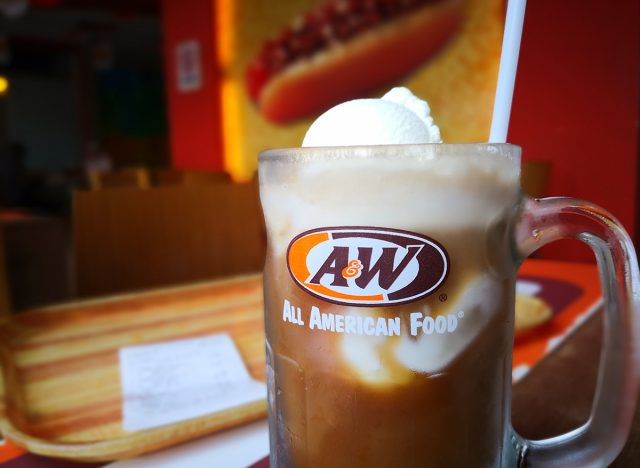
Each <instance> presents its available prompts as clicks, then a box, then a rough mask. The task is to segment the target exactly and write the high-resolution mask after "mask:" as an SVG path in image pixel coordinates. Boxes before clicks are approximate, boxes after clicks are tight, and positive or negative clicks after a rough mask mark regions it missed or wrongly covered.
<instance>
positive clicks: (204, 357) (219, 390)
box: [120, 334, 267, 431]
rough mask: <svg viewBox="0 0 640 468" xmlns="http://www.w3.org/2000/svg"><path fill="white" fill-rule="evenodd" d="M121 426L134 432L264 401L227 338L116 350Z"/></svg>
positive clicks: (261, 388)
mask: <svg viewBox="0 0 640 468" xmlns="http://www.w3.org/2000/svg"><path fill="white" fill-rule="evenodd" d="M120 381H121V385H122V427H123V429H124V430H125V431H137V430H141V429H149V428H152V427H157V426H162V425H165V424H171V423H175V422H178V421H183V420H185V419H191V418H195V417H198V416H202V415H205V414H208V413H215V412H217V411H221V410H224V409H228V408H232V407H235V406H239V405H242V404H246V403H250V402H252V401H256V400H260V399H264V398H266V395H267V390H266V386H265V384H264V383H262V382H259V381H257V380H254V379H253V378H252V377H251V375H249V373H248V372H247V369H246V367H245V365H244V362H243V361H242V358H241V356H240V354H239V353H238V350H237V349H236V347H235V345H234V343H233V340H232V339H231V337H229V336H228V335H224V334H221V335H212V336H206V337H198V338H189V339H184V340H177V341H169V342H162V343H153V344H147V345H139V346H129V347H125V348H121V349H120Z"/></svg>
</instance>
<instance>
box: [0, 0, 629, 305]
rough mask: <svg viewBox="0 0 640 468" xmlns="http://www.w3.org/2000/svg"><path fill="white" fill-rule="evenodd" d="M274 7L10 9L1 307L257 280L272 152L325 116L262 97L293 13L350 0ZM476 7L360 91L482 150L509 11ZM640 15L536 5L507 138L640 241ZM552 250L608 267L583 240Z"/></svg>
mask: <svg viewBox="0 0 640 468" xmlns="http://www.w3.org/2000/svg"><path fill="white" fill-rule="evenodd" d="M272 3H273V2H266V1H253V2H252V1H250V0H244V1H237V2H233V1H232V0H190V1H189V2H185V1H181V0H0V308H2V309H3V310H4V311H8V310H11V311H14V312H17V311H22V310H25V309H29V308H32V307H36V306H41V305H44V304H50V303H56V302H60V301H66V300H69V299H72V298H77V297H91V296H99V295H106V294H114V293H121V292H125V291H131V290H137V289H145V288H151V287H159V286H165V285H170V284H178V283H187V282H191V281H198V280H204V279H209V278H215V277H220V276H228V275H233V274H237V273H244V272H249V271H259V270H260V269H261V267H262V262H263V256H264V240H265V239H264V230H263V227H262V218H261V216H262V215H261V212H260V208H259V202H258V197H257V189H256V181H255V169H256V158H257V152H258V151H259V150H261V149H265V148H267V147H276V146H297V145H299V142H300V140H301V136H302V134H303V133H304V129H305V128H306V127H307V126H308V124H309V122H310V119H311V118H312V117H313V113H314V112H315V115H317V113H318V112H319V110H318V109H311V110H310V111H309V112H310V113H306V114H304V115H302V114H301V115H300V116H297V115H294V116H293V117H292V118H291V119H290V120H288V121H287V122H275V121H273V119H272V118H270V117H269V115H268V112H267V111H265V109H264V108H261V104H260V102H261V101H260V98H259V95H260V90H261V88H255V86H254V88H253V89H252V88H251V86H252V85H255V83H256V79H257V78H256V77H257V76H258V77H262V76H263V75H260V71H261V70H262V68H260V67H261V66H263V65H264V62H263V61H261V60H263V59H264V58H265V56H266V55H265V54H266V53H267V52H265V50H267V49H268V47H271V46H272V45H273V43H274V41H275V43H277V41H278V40H282V37H283V33H282V31H287V28H291V27H290V26H289V25H291V24H292V21H293V20H294V19H295V18H297V17H300V15H303V16H302V17H305V16H304V14H305V12H307V11H309V10H310V9H311V10H313V9H316V10H317V9H318V8H320V7H321V6H323V5H325V4H330V5H333V6H332V7H331V8H335V9H336V11H338V10H339V9H340V8H342V7H341V6H340V5H341V4H345V5H348V4H349V3H350V2H339V1H333V2H318V1H313V0H306V1H302V0H293V1H288V2H278V5H275V6H274V5H272ZM319 5H320V6H319ZM464 5H465V6H464V8H465V9H464V11H463V12H462V17H461V18H462V20H461V23H460V25H459V27H458V29H456V30H455V31H453V32H452V35H451V37H450V38H448V39H447V41H444V42H443V43H442V44H441V45H440V46H439V48H437V49H436V50H434V51H433V53H432V54H431V55H429V56H428V57H423V58H422V59H421V60H422V62H420V64H419V65H417V66H416V68H415V69H411V70H409V71H407V70H405V71H403V72H402V73H400V74H399V75H398V77H397V79H394V80H392V81H391V82H389V83H388V84H385V85H384V86H379V85H376V86H377V87H375V88H371V87H368V88H367V87H363V89H362V91H361V93H360V94H357V93H356V95H354V96H353V97H362V96H369V95H379V94H380V93H381V91H384V89H387V88H388V87H390V86H392V85H395V84H405V85H408V86H409V87H410V88H412V89H413V90H414V92H416V94H418V95H420V96H421V97H426V98H428V99H429V101H430V102H432V107H433V111H434V115H435V119H436V122H440V121H441V122H443V134H444V135H445V140H446V141H450V142H452V141H483V140H482V138H483V135H485V133H487V130H488V128H487V125H488V121H489V120H490V113H491V108H490V103H491V102H492V92H493V89H495V81H494V80H495V74H496V72H497V59H498V57H499V45H500V39H501V37H500V34H501V30H502V23H501V22H502V15H503V12H504V3H503V2H502V1H497V0H469V1H467V2H466V3H465V4H464ZM316 10H313V11H316ZM638 10H639V7H638V2H637V1H635V0H619V1H618V2H616V5H615V8H614V7H613V6H612V4H611V3H610V2H607V1H604V0H588V1H577V0H567V1H563V2H556V1H553V0H536V1H531V2H529V5H528V7H527V16H526V21H525V29H524V35H523V44H522V50H521V59H520V68H519V74H518V78H517V85H516V92H515V98H514V105H513V113H512V124H511V129H510V134H509V141H510V142H513V143H517V144H519V145H521V146H522V147H523V148H524V158H525V162H526V164H525V174H527V172H528V177H529V178H528V179H527V181H526V184H525V189H526V190H527V191H528V192H529V193H530V194H532V195H535V196H548V195H572V196H577V197H581V198H585V199H589V200H591V201H593V202H595V203H598V204H600V205H602V206H604V207H605V208H606V209H608V210H610V211H612V212H613V213H615V214H616V215H617V216H618V217H619V219H620V220H621V222H622V223H623V224H624V226H625V227H626V229H627V230H628V231H629V232H630V233H631V235H632V236H633V237H634V239H635V240H637V239H638V237H637V233H638V221H639V219H638V218H639V216H638V204H639V202H640V189H639V187H638V116H639V111H638V109H639V97H638V85H639V79H638V78H639V68H640V62H639V57H640V50H639V43H640V41H639V39H640V33H639V12H638ZM474 54H475V55H474ZM469 56H471V57H472V58H471V59H469V58H468V57H469ZM473 57H476V58H473ZM465 60H467V61H468V62H469V61H470V62H471V63H468V62H465ZM461 64H462V65H461ZM461 67H462V68H461ZM465 67H466V68H465ZM256 69H258V71H256ZM451 70H458V71H457V72H455V73H457V75H455V73H454V72H452V71H451ZM278 71H279V69H277V68H275V69H273V70H270V71H269V73H270V74H276V73H277V72H278ZM260 79H262V78H260ZM269 79H275V78H273V77H272V76H271V75H269ZM252 80H253V81H252ZM271 83H272V82H271ZM461 83H462V84H461ZM465 83H467V84H465ZM259 84H260V85H261V86H262V85H263V83H262V82H260V83H259ZM268 85H269V82H267V84H266V86H268ZM252 93H253V95H252ZM256 96H258V97H257V98H256ZM463 100H464V103H463ZM329 104H330V103H329V102H327V105H329ZM463 107H464V109H465V113H464V119H463V118H462V117H460V116H461V115H462V114H463V113H462V112H460V109H462V108H463ZM469 109H471V110H472V111H473V112H471V113H470V112H467V111H468V110H469ZM540 256H542V257H548V258H556V259H564V260H576V261H592V260H593V258H592V255H591V253H590V252H589V251H588V250H587V249H586V248H583V247H581V246H579V245H577V244H576V243H570V244H567V245H557V246H554V247H552V248H549V249H548V250H546V251H543V252H541V253H540Z"/></svg>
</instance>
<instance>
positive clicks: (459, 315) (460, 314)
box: [458, 310, 464, 318]
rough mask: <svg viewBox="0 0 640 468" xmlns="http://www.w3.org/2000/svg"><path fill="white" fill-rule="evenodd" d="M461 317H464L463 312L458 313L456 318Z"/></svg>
mask: <svg viewBox="0 0 640 468" xmlns="http://www.w3.org/2000/svg"><path fill="white" fill-rule="evenodd" d="M462 317H464V311H463V310H461V311H460V312H458V318H462Z"/></svg>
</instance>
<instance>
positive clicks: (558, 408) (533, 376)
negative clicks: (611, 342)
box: [6, 279, 640, 468]
mask: <svg viewBox="0 0 640 468" xmlns="http://www.w3.org/2000/svg"><path fill="white" fill-rule="evenodd" d="M253 281H254V282H255V279H254V280H253ZM207 287H210V286H207ZM165 294H166V293H165ZM243 294H244V293H243ZM193 295H194V293H193V292H189V296H190V297H193ZM133 299H135V297H134V296H128V299H127V300H133ZM162 304H164V302H163V303H162ZM138 305H139V306H141V304H138ZM194 310H195V309H194ZM154 313H155V312H154ZM601 322H602V313H601V311H599V312H597V313H595V314H594V315H593V316H592V317H591V318H590V319H589V320H588V321H587V322H586V323H584V324H583V325H582V326H581V327H580V328H578V329H577V330H576V331H575V332H574V333H573V334H572V335H571V336H569V337H568V338H567V339H566V340H565V341H564V342H563V343H562V344H561V345H560V346H559V347H558V348H556V349H555V350H554V351H553V352H552V353H551V354H549V355H547V356H546V357H545V358H543V360H542V361H541V362H540V363H538V364H537V365H536V366H535V367H534V368H533V369H532V370H531V371H530V372H529V373H528V374H527V375H526V376H525V377H524V378H523V379H522V380H521V381H519V382H518V383H517V384H516V385H515V386H514V392H513V422H514V427H515V428H516V430H517V431H518V432H519V433H520V434H521V435H522V436H524V437H527V438H530V439H541V438H546V437H550V436H553V435H557V434H560V433H564V432H566V431H568V430H571V429H573V428H576V427H578V426H580V425H582V424H583V423H584V422H585V421H586V420H587V418H588V415H589V410H590V408H591V402H592V399H593V394H594V389H595V382H596V376H597V367H598V362H599V361H598V360H599V355H600V344H601V341H602V339H601V334H602V323H601ZM254 370H255V369H254ZM639 445H640V413H638V412H637V413H636V416H635V419H634V423H633V428H632V431H631V435H630V438H629V441H628V442H627V444H626V446H625V448H624V450H623V452H622V453H621V454H620V456H619V457H618V459H617V460H616V461H615V463H614V464H613V465H612V466H614V467H635V466H638V463H637V461H636V459H637V456H638V455H639V454H638V451H639V449H638V448H637V447H638V446H639ZM26 457H31V458H29V459H30V460H37V463H35V464H33V465H29V464H28V463H27V464H22V465H19V464H15V463H17V462H18V461H20V460H22V461H23V462H24V461H25V458H26ZM6 466H7V467H9V468H11V467H13V466H15V467H18V466H42V467H51V466H56V467H61V466H70V467H71V466H78V465H76V464H72V463H68V462H62V461H59V460H58V461H54V460H52V459H45V458H42V457H34V456H33V455H23V456H22V457H19V458H16V459H14V460H11V461H9V462H8V463H7V464H6Z"/></svg>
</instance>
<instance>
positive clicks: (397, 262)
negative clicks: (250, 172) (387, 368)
mask: <svg viewBox="0 0 640 468" xmlns="http://www.w3.org/2000/svg"><path fill="white" fill-rule="evenodd" d="M287 265H288V267H289V272H290V273H291V276H292V277H293V279H294V281H295V282H296V284H297V285H298V286H300V287H301V288H302V289H304V290H305V291H307V292H308V293H310V294H312V295H313V296H316V297H318V298H320V299H324V300H326V301H329V302H333V303H334V304H344V305H352V306H374V305H391V304H404V303H407V302H412V301H415V300H418V299H421V298H423V297H425V296H428V295H429V294H431V293H433V292H434V291H435V290H436V289H437V288H438V287H439V286H440V285H441V284H442V283H443V282H444V281H445V279H446V278H447V275H448V274H449V261H448V257H447V252H446V251H445V249H444V247H442V246H441V245H440V244H439V243H438V242H436V241H434V240H433V239H429V238H428V237H426V236H423V235H420V234H416V233H413V232H408V231H399V230H396V229H386V228H377V227H333V228H320V229H313V230H311V231H306V232H303V233H302V234H300V235H298V236H296V237H295V238H294V239H293V240H292V241H291V243H290V244H289V249H288V250H287Z"/></svg>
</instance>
